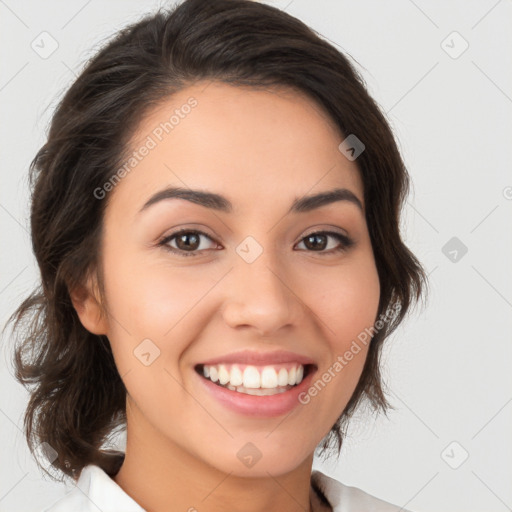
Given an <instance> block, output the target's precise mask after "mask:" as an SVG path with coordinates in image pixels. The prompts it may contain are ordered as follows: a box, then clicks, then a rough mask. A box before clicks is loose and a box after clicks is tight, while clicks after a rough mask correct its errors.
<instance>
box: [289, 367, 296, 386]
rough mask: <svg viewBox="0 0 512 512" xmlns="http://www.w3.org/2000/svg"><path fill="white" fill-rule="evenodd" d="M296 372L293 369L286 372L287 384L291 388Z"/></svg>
mask: <svg viewBox="0 0 512 512" xmlns="http://www.w3.org/2000/svg"><path fill="white" fill-rule="evenodd" d="M296 375H297V371H296V370H295V367H293V368H290V371H289V372H288V384H289V385H290V386H293V385H294V384H295V380H296Z"/></svg>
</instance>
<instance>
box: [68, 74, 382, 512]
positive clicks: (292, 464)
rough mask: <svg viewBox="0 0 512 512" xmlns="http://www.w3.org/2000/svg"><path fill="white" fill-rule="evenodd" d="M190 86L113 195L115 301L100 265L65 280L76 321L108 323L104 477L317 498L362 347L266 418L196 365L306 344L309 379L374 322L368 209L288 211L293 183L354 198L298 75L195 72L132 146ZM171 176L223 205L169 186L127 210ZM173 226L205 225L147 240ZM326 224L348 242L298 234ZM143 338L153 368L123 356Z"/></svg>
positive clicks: (218, 500) (109, 271) (243, 505)
mask: <svg viewBox="0 0 512 512" xmlns="http://www.w3.org/2000/svg"><path fill="white" fill-rule="evenodd" d="M191 96H193V97H194V98H196V100H197V101H198V105H197V106H196V107H195V108H194V109H192V111H191V112H190V114H189V115H188V116H186V117H185V118H184V119H181V120H180V123H179V124H178V125H177V126H175V128H174V129H173V131H172V132H170V133H169V134H166V135H165V137H164V138H163V139H162V141H161V142H159V143H158V145H157V146H156V147H155V148H154V149H152V150H151V151H150V152H149V154H148V155H147V156H146V157H145V158H144V159H143V160H142V161H141V162H140V163H138V165H137V166H136V168H135V169H133V170H132V171H131V172H130V173H128V174H127V175H126V176H125V177H124V178H123V179H122V180H121V181H120V182H119V184H117V186H116V187H115V189H114V190H113V191H112V192H110V196H109V198H108V199H109V203H108V207H107V210H106V213H105V218H104V233H103V240H102V244H103V253H102V262H101V263H102V266H103V269H104V275H105V292H106V300H107V304H106V307H107V309H108V314H107V315H102V314H101V310H100V307H99V303H100V298H99V296H98V294H97V293H95V290H96V286H95V282H94V280H90V281H89V282H88V283H87V286H86V287H85V290H86V292H85V294H83V295H80V294H78V293H76V294H73V302H74V304H75V308H76V309H77V312H78V314H79V317H80V320H81V322H82V323H83V325H84V326H85V327H86V328H87V329H88V330H90V331H91V332H93V333H95V334H105V335H107V336H108V339H109V340H110V343H111V346H112V350H113V354H114V358H115V362H116V365H117V367H118V370H119V374H120V375H121V377H122V379H123V381H124V384H125V386H126V388H127V391H128V395H127V404H126V407H127V447H126V458H125V462H124V464H123V466H122V467H121V470H120V471H119V473H118V474H117V475H116V476H115V478H114V480H115V482H116V483H118V484H119V485H120V486H121V487H122V488H123V489H124V490H125V491H126V492H127V493H128V494H129V495H130V496H132V497H133V498H134V499H135V500H136V501H137V502H138V503H139V504H140V505H141V506H142V507H143V508H145V509H146V510H147V511H148V512H157V511H158V512H163V511H178V510H180V511H184V510H189V509H190V507H195V508H196V509H197V510H198V511H200V512H202V511H211V512H217V511H221V510H222V511H225V510H227V509H229V510H244V511H246V512H256V511H266V512H272V511H280V512H283V511H292V510H293V511H296V510H312V509H315V510H316V509H317V508H319V504H318V501H316V498H315V495H314V493H313V492H312V490H311V488H310V476H311V469H312V463H313V453H314V450H315V447H316V446H317V444H318V443H319V442H320V441H321V440H322V439H323V438H324V436H325V435H326V434H327V433H328V432H329V430H330V429H331V427H332V425H333V424H334V423H335V422H336V420H337V418H338V417H339V416H340V414H341V413H342V411H343V409H344V408H345V406H346V404H347V402H348V400H349V399H350V396H351V395H352V393H353V391H354V389H355V387H356V385H357V382H358V380H359V377H360V375H361V372H362V369H363V365H364V361H365V358H366V355H367V349H368V347H364V346H363V347H362V350H361V351H360V352H359V353H358V354H357V355H355V356H354V358H353V359H352V360H351V361H350V363H348V364H347V365H346V366H345V367H344V368H343V370H342V371H341V372H339V373H338V374H337V376H336V377H335V378H334V379H332V380H331V382H329V383H328V385H326V386H325V388H324V389H323V390H322V391H321V392H319V393H318V395H317V396H316V397H315V398H314V399H312V400H311V401H310V403H309V404H307V405H299V406H298V407H296V408H295V409H294V410H293V411H292V412H291V413H290V414H288V415H282V416H278V417H273V418H263V417H254V416H246V415H242V414H239V413H236V412H234V411H231V410H229V409H227V408H225V407H224V406H223V405H222V404H220V403H218V402H217V401H216V400H214V399H212V398H211V397H209V396H208V395H207V394H206V393H205V392H204V389H203V383H202V382H201V380H200V378H198V376H197V374H196V373H195V371H194V366H195V365H196V364H198V363H201V362H202V361H205V360H207V359H211V358H213V357H217V356H219V355H224V354H228V353H231V352H234V351H237V350H240V349H242V348H248V349H254V350H256V351H260V352H265V351H273V350H275V349H284V350H291V351H294V352H297V353H300V354H304V355H307V356H309V357H311V358H313V359H314V360H315V361H316V364H317V366H318V372H317V374H316V376H315V379H316V378H319V377H320V376H321V375H322V373H323V372H324V371H326V370H327V369H328V368H329V367H332V365H333V363H334V361H335V360H336V358H337V356H339V355H342V354H344V353H345V351H346V350H348V349H349V347H350V344H351V342H352V340H354V339H356V337H357V335H358V334H359V333H360V332H361V331H363V330H364V329H365V327H369V326H371V325H373V323H374V322H375V320H376V315H377V309H378V302H379V293H380V286H379V278H378V274H377V269H376V266H375V261H374V256H373V251H372V246H371V241H370V238H369V234H368V229H367V224H366V220H365V216H364V213H363V212H361V211H360V210H359V209H358V208H357V206H356V205H354V204H353V203H351V202H349V201H338V202H335V203H331V204H329V205H326V206H323V207H321V208H319V209H317V210H314V211H312V212H307V213H298V214H287V211H288V209H289V208H290V206H291V204H292V201H293V200H294V199H295V198H299V197H303V196H305V195H310V194H314V193H318V192H322V191H327V190H331V189H333V188H337V187H344V188H348V189H349V190H351V191H352V192H353V193H354V194H355V195H356V196H357V197H358V198H359V200H360V201H361V203H362V204H363V207H364V195H363V192H364V190H363V183H362V181H361V178H360V175H359V171H358V168H357V165H356V162H355V161H352V162H351V161H349V160H348V159H347V158H345V156H344V155H343V154H342V153H341V152H340V151H339V150H338V145H339V144H340V142H341V141H342V140H343V139H344V136H343V135H342V134H341V133H340V132H339V131H338V130H337V128H336V126H335V125H334V124H333V122H332V121H331V120H330V118H328V116H327V114H326V113H325V112H324V111H323V110H322V109H321V107H320V106H319V105H318V104H316V103H315V102H314V101H312V100H311V99H309V98H308V97H307V96H305V95H303V94H302V93H299V92H296V91H294V90H291V89H283V88H280V89H278V88H273V89H265V90H255V89H250V88H247V87H235V86H231V85H227V84H221V83H217V82H212V83H206V82H199V83H196V84H195V85H193V86H191V87H188V88H186V89H184V90H183V91H181V92H180V93H178V94H176V95H175V96H173V97H172V98H169V99H167V100H166V101H165V102H164V103H162V105H160V106H159V107H157V108H154V110H153V111H151V112H150V114H149V115H148V116H146V117H145V118H144V120H143V121H142V122H141V123H140V125H139V127H138V130H137V132H136V134H135V136H134V137H133V138H132V146H133V148H134V149H136V148H138V147H140V145H141V144H142V143H143V141H144V140H145V139H146V137H147V136H148V135H149V134H151V133H152V131H153V130H154V129H155V127H156V126H158V125H159V123H160V122H162V121H165V120H168V119H169V116H170V114H171V113H172V111H173V110H174V109H176V108H179V107H180V106H181V105H183V104H185V103H186V102H187V99H188V98H190V97H191ZM169 185H172V186H183V187H185V188H193V189H201V190H208V191H212V192H216V193H219V194H222V195H224V196H226V197H227V198H228V199H229V200H230V201H231V202H232V203H233V206H234V210H233V212H232V213H223V212H217V211H213V210H210V209H208V208H205V207H203V206H200V205H197V204H193V203H191V202H188V201H186V200H183V199H172V200H164V201H161V202H159V203H156V204H154V205H153V206H151V207H150V208H148V209H147V210H145V211H144V212H143V213H141V214H138V212H139V210H140V209H141V208H142V205H143V204H144V203H145V202H146V201H147V199H148V198H149V197H150V196H151V195H152V194H154V193H155V192H156V191H159V190H161V189H162V188H164V187H166V186H169ZM183 227H185V228H190V229H194V228H195V229H201V230H202V231H206V232H207V233H208V234H209V236H210V237H211V240H210V239H208V238H207V237H201V239H200V240H201V245H200V246H197V245H196V246H195V247H198V249H196V253H198V255H197V256H195V257H184V256H180V255H178V254H172V253H170V252H168V251H166V250H165V249H164V248H163V247H159V246H158V245H157V243H158V241H159V240H161V239H162V238H164V236H166V235H168V234H170V233H172V232H174V231H176V230H177V229H179V228H183ZM321 230H330V231H335V232H340V233H345V234H347V235H348V236H349V237H350V238H352V239H353V240H354V242H355V243H354V245H353V246H352V247H350V248H349V249H347V250H346V251H341V252H332V251H331V253H330V254H328V252H329V251H330V249H331V248H334V247H338V246H339V244H340V242H338V240H336V239H335V238H331V237H327V238H325V239H320V242H322V241H324V242H325V243H327V244H328V246H327V247H326V248H325V249H319V250H315V249H314V248H313V249H311V246H310V247H309V248H308V246H307V245H305V242H304V239H305V237H306V236H307V235H309V234H310V233H314V232H318V231H321ZM247 236H252V237H253V238H254V239H255V240H257V242H258V243H259V244H260V246H261V247H262V249H263V252H262V254H261V255H260V256H259V257H258V258H257V259H256V260H255V261H254V262H252V263H251V264H248V263H247V262H246V261H245V260H244V259H242V258H241V257H240V256H239V255H238V254H237V252H236V251H235V249H236V248H237V246H238V245H239V244H240V243H241V242H242V241H243V240H244V239H245V238H246V237H247ZM169 243H170V244H172V246H173V247H174V248H176V247H178V246H179V247H183V245H178V241H177V240H176V239H174V241H173V242H169ZM215 248H220V250H215ZM322 251H323V252H322ZM84 297H85V298H84ZM147 338H149V339H150V340H152V342H153V343H154V344H155V345H156V346H157V347H158V349H159V350H160V356H159V357H158V358H157V359H155V360H154V361H153V362H152V363H151V364H150V365H149V366H145V365H144V364H142V363H141V362H140V360H139V359H137V358H136V357H135V356H134V354H133V351H134V349H135V348H136V347H137V346H138V345H139V344H140V343H141V341H142V340H144V339H147ZM248 442H251V443H253V444H254V445H255V446H256V447H257V448H258V450H259V451H260V452H261V454H262V456H261V459H260V460H259V461H258V462H257V463H256V464H255V465H254V466H252V467H250V468H249V467H246V466H245V465H244V464H242V463H241V462H240V460H239V459H238V458H237V452H238V451H239V450H240V449H241V448H242V447H243V446H244V445H245V444H246V443H248ZM310 500H311V501H310ZM311 502H312V503H311Z"/></svg>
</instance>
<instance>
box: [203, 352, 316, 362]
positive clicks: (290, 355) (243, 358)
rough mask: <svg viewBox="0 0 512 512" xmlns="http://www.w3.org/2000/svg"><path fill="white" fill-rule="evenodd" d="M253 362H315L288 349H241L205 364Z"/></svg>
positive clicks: (209, 360)
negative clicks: (260, 350)
mask: <svg viewBox="0 0 512 512" xmlns="http://www.w3.org/2000/svg"><path fill="white" fill-rule="evenodd" d="M222 363H229V364H235V363H239V364H251V365H272V364H277V363H300V364H302V365H306V364H313V365H314V364H315V362H314V361H313V359H311V358H310V357H307V356H304V355H301V354H296V353H295V352H290V351H287V350H274V351H272V352H256V351H254V350H241V351H239V352H232V353H231V354H225V355H223V356H218V357H215V358H213V359H208V361H203V362H202V363H200V364H203V365H215V364H222Z"/></svg>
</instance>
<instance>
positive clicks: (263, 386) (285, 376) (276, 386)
mask: <svg viewBox="0 0 512 512" xmlns="http://www.w3.org/2000/svg"><path fill="white" fill-rule="evenodd" d="M288 366H289V365H288ZM203 375H204V377H206V378H207V379H210V380H211V381H212V382H218V383H219V384H220V385H221V386H224V387H227V388H228V389H231V390H232V391H241V392H242V393H248V394H264V395H265V394H274V393H276V392H282V391H286V389H290V388H291V386H294V385H297V384H300V383H301V382H302V379H303V377H304V366H303V365H301V364H296V365H295V366H292V367H291V368H290V369H288V370H287V369H286V368H284V367H280V366H279V365H275V366H271V365H268V366H264V367H263V368H261V367H256V366H253V365H249V366H246V367H245V368H244V370H243V372H242V370H241V369H240V367H239V366H238V365H236V364H233V365H228V364H218V365H210V366H207V365H205V366H203ZM251 390H260V391H262V393H260V392H256V391H255V392H254V393H253V392H251ZM265 390H273V391H272V393H270V391H269V392H268V393H267V392H266V391H265ZM263 391H265V392H263Z"/></svg>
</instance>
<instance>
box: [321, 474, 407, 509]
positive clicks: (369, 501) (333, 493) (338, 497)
mask: <svg viewBox="0 0 512 512" xmlns="http://www.w3.org/2000/svg"><path fill="white" fill-rule="evenodd" d="M311 480H312V482H313V483H314V484H316V485H317V486H318V487H319V488H320V489H321V490H322V492H323V493H324V495H325V497H326V498H327V500H328V501H329V503H330V505H331V507H332V510H333V512H411V511H409V510H406V509H404V508H402V507H400V506H398V505H393V504H391V503H388V502H387V501H383V500H381V499H379V498H376V497H375V496H372V495H371V494H368V493H367V492H365V491H363V490H361V489H359V488H357V487H351V486H349V485H345V484H342V483H341V482H339V481H338V480H335V479H334V478H331V477H329V476H327V475H325V474H324V473H322V472H321V471H318V470H314V471H313V472H312V473H311Z"/></svg>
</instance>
